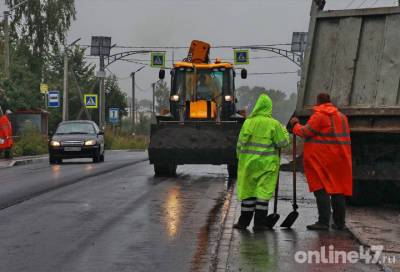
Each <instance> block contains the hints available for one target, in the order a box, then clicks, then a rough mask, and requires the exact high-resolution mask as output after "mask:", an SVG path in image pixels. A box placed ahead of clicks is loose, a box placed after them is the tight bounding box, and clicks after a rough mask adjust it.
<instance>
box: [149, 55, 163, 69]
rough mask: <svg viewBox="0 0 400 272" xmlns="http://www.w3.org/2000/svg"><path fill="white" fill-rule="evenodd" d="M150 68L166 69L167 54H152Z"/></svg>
mask: <svg viewBox="0 0 400 272" xmlns="http://www.w3.org/2000/svg"><path fill="white" fill-rule="evenodd" d="M150 66H151V67H153V68H164V67H165V53H163V52H152V53H151V65H150Z"/></svg>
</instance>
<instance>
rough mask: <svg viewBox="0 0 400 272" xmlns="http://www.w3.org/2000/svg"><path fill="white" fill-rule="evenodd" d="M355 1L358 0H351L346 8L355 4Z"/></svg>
mask: <svg viewBox="0 0 400 272" xmlns="http://www.w3.org/2000/svg"><path fill="white" fill-rule="evenodd" d="M355 1H356V0H351V1H350V3H349V4H348V5H347V6H346V7H345V9H347V8H349V7H350V6H351V5H353V4H354V2H355Z"/></svg>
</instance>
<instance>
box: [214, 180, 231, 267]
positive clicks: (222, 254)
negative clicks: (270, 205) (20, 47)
mask: <svg viewBox="0 0 400 272" xmlns="http://www.w3.org/2000/svg"><path fill="white" fill-rule="evenodd" d="M225 205H226V206H227V211H226V214H225V217H224V220H223V223H222V226H221V231H220V235H219V239H218V243H217V248H216V251H215V259H214V261H213V263H212V266H211V267H210V271H213V272H215V271H217V272H222V271H226V269H227V266H228V258H229V252H230V247H231V242H232V234H233V228H232V226H233V224H234V221H235V214H236V197H235V188H234V185H232V188H231V189H230V196H229V202H228V203H225Z"/></svg>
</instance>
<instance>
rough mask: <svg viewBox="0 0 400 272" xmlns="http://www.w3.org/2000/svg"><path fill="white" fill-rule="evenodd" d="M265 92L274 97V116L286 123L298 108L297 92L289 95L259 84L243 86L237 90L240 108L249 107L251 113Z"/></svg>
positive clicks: (248, 110)
mask: <svg viewBox="0 0 400 272" xmlns="http://www.w3.org/2000/svg"><path fill="white" fill-rule="evenodd" d="M263 93H265V94H267V95H268V96H269V97H270V98H271V99H272V102H273V112H272V114H273V116H274V117H275V118H276V119H278V120H279V121H281V122H282V123H286V122H287V121H288V120H289V118H290V117H291V116H292V114H293V112H294V110H295V108H296V101H297V95H296V94H291V95H290V96H289V97H287V95H286V94H285V93H284V92H282V91H280V90H273V89H270V90H267V89H265V88H264V87H258V86H256V87H253V88H250V87H248V86H242V87H240V88H238V89H237V90H236V94H237V97H238V108H239V109H247V114H250V113H251V111H252V110H253V107H254V105H255V103H256V101H257V99H258V97H259V96H260V95H261V94H263Z"/></svg>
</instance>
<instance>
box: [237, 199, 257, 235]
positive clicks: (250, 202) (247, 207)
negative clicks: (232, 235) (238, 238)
mask: <svg viewBox="0 0 400 272" xmlns="http://www.w3.org/2000/svg"><path fill="white" fill-rule="evenodd" d="M255 207H256V200H255V198H249V199H245V200H243V201H242V205H241V212H240V217H239V221H238V222H237V223H236V224H235V225H233V227H234V228H235V229H246V228H247V227H248V226H249V225H250V222H251V220H252V219H253V214H254V209H255Z"/></svg>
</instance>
